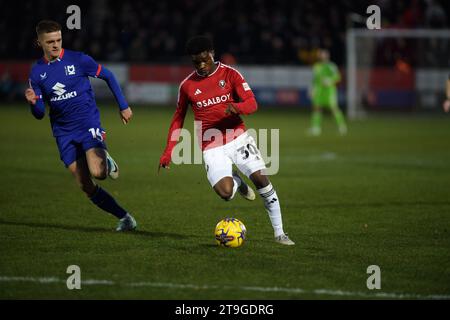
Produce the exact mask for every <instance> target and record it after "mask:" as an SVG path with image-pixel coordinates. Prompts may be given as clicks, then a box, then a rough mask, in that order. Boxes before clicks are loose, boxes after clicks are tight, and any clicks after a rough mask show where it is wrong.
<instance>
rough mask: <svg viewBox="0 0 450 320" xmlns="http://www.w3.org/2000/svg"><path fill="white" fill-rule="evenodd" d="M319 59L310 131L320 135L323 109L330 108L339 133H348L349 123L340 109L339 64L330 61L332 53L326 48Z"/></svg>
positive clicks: (315, 70) (315, 67)
mask: <svg viewBox="0 0 450 320" xmlns="http://www.w3.org/2000/svg"><path fill="white" fill-rule="evenodd" d="M318 56H319V61H318V62H317V63H315V64H314V66H313V88H312V103H313V113H312V117H311V128H310V129H309V133H310V134H311V135H313V136H319V135H320V134H321V133H322V109H324V108H327V109H330V110H331V112H332V113H333V116H334V118H335V119H336V123H337V125H338V129H339V133H340V134H341V135H345V134H346V133H347V125H346V124H345V118H344V115H343V114H342V112H341V110H339V106H338V102H337V101H338V99H337V89H336V84H337V83H338V82H339V81H340V80H341V75H340V73H339V69H338V68H337V66H336V65H335V64H334V63H333V62H331V61H330V53H329V52H328V50H326V49H320V50H319V52H318Z"/></svg>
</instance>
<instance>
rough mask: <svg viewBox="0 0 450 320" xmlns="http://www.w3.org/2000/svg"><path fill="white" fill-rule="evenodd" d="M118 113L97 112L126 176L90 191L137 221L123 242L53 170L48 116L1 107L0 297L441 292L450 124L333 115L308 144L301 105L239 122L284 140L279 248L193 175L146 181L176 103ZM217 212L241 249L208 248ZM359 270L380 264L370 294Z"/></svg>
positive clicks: (449, 229) (266, 230)
mask: <svg viewBox="0 0 450 320" xmlns="http://www.w3.org/2000/svg"><path fill="white" fill-rule="evenodd" d="M116 110H117V108H116V107H115V106H113V105H111V106H103V107H102V108H101V114H102V124H103V126H104V127H105V128H106V130H107V132H108V138H107V142H108V147H109V150H110V153H111V154H112V155H113V157H114V158H115V159H116V161H117V162H118V163H119V165H120V169H121V177H120V179H119V180H118V181H112V180H107V181H104V182H101V183H100V184H101V185H102V186H103V187H105V189H107V190H108V191H110V192H111V193H112V194H113V195H115V197H116V199H117V200H118V201H119V202H120V203H121V204H122V205H123V206H124V207H126V208H127V209H128V210H130V211H131V212H132V213H133V215H134V216H135V217H136V219H137V221H138V224H139V228H138V231H137V232H134V233H126V234H119V233H116V232H114V231H113V230H114V228H115V226H116V223H117V221H116V220H115V219H114V218H113V217H112V216H110V215H108V214H106V213H103V212H101V211H100V210H99V209H97V208H96V207H95V206H94V205H92V204H91V203H90V202H89V201H88V200H87V199H86V198H85V196H84V195H83V194H82V193H81V192H80V191H79V190H78V187H77V186H76V185H75V183H74V181H73V178H72V177H71V176H70V174H69V172H68V171H67V170H65V169H64V167H63V165H62V163H61V162H60V160H59V155H58V152H57V148H56V145H55V143H54V139H53V137H52V136H51V132H50V126H49V123H48V117H47V116H46V118H45V120H43V121H36V120H34V118H33V117H32V115H31V114H30V113H29V110H28V107H27V106H26V105H25V104H22V105H19V104H17V105H2V106H1V107H0V117H1V119H2V121H1V123H2V125H1V127H0V140H1V143H0V154H1V157H0V173H1V175H0V179H1V183H0V241H1V246H0V298H1V299H16V298H32V299H35V298H41V299H42V298H43V299H46V298H56V299H60V298H64V299H91V298H98V299H341V298H344V299H366V298H383V297H386V298H402V297H403V298H405V297H406V298H408V297H409V298H419V299H420V298H425V299H426V298H433V297H444V298H445V297H446V298H449V297H450V118H449V117H448V115H442V116H441V117H418V116H412V115H402V116H398V115H397V116H394V115H390V116H385V117H372V118H369V119H367V120H364V121H355V122H350V124H349V135H348V136H346V137H340V136H338V135H337V130H336V128H335V125H334V123H333V122H332V119H331V118H329V117H328V118H327V119H326V120H325V123H324V129H323V131H324V132H323V135H322V136H321V137H315V138H313V137H308V136H307V135H306V134H305V131H306V129H307V127H308V124H309V116H308V115H307V114H306V113H302V112H298V111H297V110H277V109H276V108H271V109H264V108H261V109H260V110H259V111H258V112H257V113H256V114H254V115H252V116H249V117H245V121H246V123H247V126H248V127H253V128H257V129H258V128H268V129H270V128H279V129H280V170H279V173H278V174H277V175H275V176H272V177H271V181H272V183H273V185H274V186H275V188H276V190H277V192H278V195H279V197H280V201H281V205H282V211H283V220H284V221H283V222H284V226H285V230H286V231H287V232H288V233H289V235H290V237H291V238H292V239H293V240H294V241H295V242H296V245H295V246H293V247H284V246H280V245H278V244H276V243H275V242H274V241H273V235H272V228H271V226H270V222H269V219H268V217H267V214H266V212H265V210H264V208H263V204H262V201H261V200H260V199H257V200H256V201H254V202H247V201H245V200H244V199H242V198H240V197H239V196H238V195H237V196H236V198H235V199H234V200H233V201H231V202H224V201H222V200H220V199H219V198H218V197H217V196H216V194H215V193H214V192H213V191H212V189H211V188H210V186H209V184H208V181H207V179H206V174H205V171H204V168H203V166H202V165H183V166H174V165H173V166H172V167H171V169H170V170H169V171H164V172H162V174H160V175H159V176H158V175H157V174H156V173H157V166H158V160H159V156H160V154H161V152H162V150H163V147H164V145H165V140H166V134H167V129H168V126H169V123H170V120H171V117H172V112H173V107H166V108H163V107H150V106H146V107H136V108H135V109H134V111H135V117H134V119H133V121H132V122H131V123H130V124H129V125H128V126H124V125H122V124H121V122H120V119H119V117H118V114H117V111H116ZM192 122H193V117H192V112H191V111H189V113H188V117H187V119H186V122H185V123H186V127H187V128H188V129H192ZM226 216H235V217H237V218H239V219H241V220H242V221H243V222H244V223H245V225H246V227H247V229H248V240H247V242H246V243H245V244H244V246H243V247H241V248H238V249H225V248H219V247H216V246H215V243H214V236H213V230H214V226H215V224H216V223H217V222H218V221H219V220H220V219H221V218H223V217H226ZM69 265H78V266H80V268H81V279H82V289H81V290H68V289H67V287H66V282H65V281H66V279H67V277H68V276H69V275H68V274H67V273H66V269H67V267H68V266H69ZM369 265H378V266H379V267H380V269H381V289H380V290H369V289H368V288H367V287H366V281H367V278H368V277H369V276H370V275H369V274H367V267H368V266H369ZM104 281H105V282H104Z"/></svg>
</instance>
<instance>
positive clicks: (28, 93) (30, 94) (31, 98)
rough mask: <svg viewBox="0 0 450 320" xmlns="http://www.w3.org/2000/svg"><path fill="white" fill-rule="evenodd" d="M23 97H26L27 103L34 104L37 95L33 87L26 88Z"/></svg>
mask: <svg viewBox="0 0 450 320" xmlns="http://www.w3.org/2000/svg"><path fill="white" fill-rule="evenodd" d="M25 99H27V101H28V103H30V104H33V105H34V104H36V100H37V97H36V94H35V93H34V90H33V89H31V88H28V89H27V90H25Z"/></svg>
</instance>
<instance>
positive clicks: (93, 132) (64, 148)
mask: <svg viewBox="0 0 450 320" xmlns="http://www.w3.org/2000/svg"><path fill="white" fill-rule="evenodd" d="M105 138H106V133H105V131H104V130H103V128H101V127H100V126H98V127H94V128H89V129H86V130H78V131H75V132H73V133H71V134H67V135H63V136H59V137H56V144H57V145H58V150H59V155H60V158H61V160H62V162H64V165H65V166H66V167H68V166H69V165H70V164H71V163H72V162H74V161H75V160H77V159H78V158H81V157H83V156H84V155H85V154H86V151H87V150H89V149H91V148H101V149H106V144H105Z"/></svg>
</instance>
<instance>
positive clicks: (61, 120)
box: [30, 49, 102, 137]
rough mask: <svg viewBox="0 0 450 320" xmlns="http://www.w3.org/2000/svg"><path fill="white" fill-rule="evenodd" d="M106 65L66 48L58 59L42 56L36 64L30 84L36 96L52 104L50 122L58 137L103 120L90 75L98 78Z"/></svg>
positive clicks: (32, 70) (54, 133)
mask: <svg viewBox="0 0 450 320" xmlns="http://www.w3.org/2000/svg"><path fill="white" fill-rule="evenodd" d="M101 69H102V66H101V65H100V64H98V63H97V62H95V61H94V59H92V58H91V57H90V56H88V55H86V54H84V53H82V52H76V51H71V50H65V49H62V51H61V54H60V56H59V58H58V59H56V60H54V61H51V62H49V61H47V59H45V57H44V58H42V59H40V60H39V61H38V62H37V63H36V64H34V65H33V67H32V69H31V73H30V86H31V87H32V88H33V90H34V91H35V93H36V96H38V97H39V98H42V99H43V101H44V102H45V103H47V104H48V105H49V106H50V122H51V125H52V130H53V135H54V136H55V137H57V136H61V135H65V134H70V133H72V132H73V131H75V130H78V129H82V128H83V127H84V126H86V124H88V123H100V114H99V111H98V108H97V105H96V103H95V97H94V91H93V90H92V87H91V83H90V81H89V77H97V76H98V75H99V74H100V71H101Z"/></svg>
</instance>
